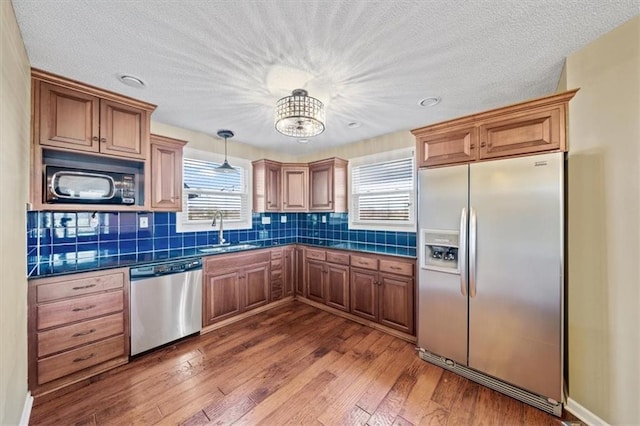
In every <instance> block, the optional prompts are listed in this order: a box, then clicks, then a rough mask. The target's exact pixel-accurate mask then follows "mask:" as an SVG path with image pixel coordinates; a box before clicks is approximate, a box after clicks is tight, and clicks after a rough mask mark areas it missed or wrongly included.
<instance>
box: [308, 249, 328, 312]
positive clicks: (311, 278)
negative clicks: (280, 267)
mask: <svg viewBox="0 0 640 426" xmlns="http://www.w3.org/2000/svg"><path fill="white" fill-rule="evenodd" d="M324 268H325V266H324V262H323V261H319V260H311V259H307V260H306V263H305V274H306V282H307V297H308V298H309V299H311V300H315V301H316V302H320V303H324V283H325V278H324Z"/></svg>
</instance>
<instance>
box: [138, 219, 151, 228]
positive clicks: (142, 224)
mask: <svg viewBox="0 0 640 426" xmlns="http://www.w3.org/2000/svg"><path fill="white" fill-rule="evenodd" d="M139 220H140V221H139V223H138V228H140V229H145V228H148V227H149V218H148V217H147V216H140V219H139Z"/></svg>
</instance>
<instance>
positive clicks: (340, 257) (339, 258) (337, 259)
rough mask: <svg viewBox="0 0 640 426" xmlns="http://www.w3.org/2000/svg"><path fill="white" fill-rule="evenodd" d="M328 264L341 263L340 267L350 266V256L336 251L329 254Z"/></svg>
mask: <svg viewBox="0 0 640 426" xmlns="http://www.w3.org/2000/svg"><path fill="white" fill-rule="evenodd" d="M327 262H331V263H339V264H340V265H348V264H349V254H348V253H338V252H334V251H328V252H327Z"/></svg>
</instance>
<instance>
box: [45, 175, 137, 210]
mask: <svg viewBox="0 0 640 426" xmlns="http://www.w3.org/2000/svg"><path fill="white" fill-rule="evenodd" d="M45 179H46V191H45V192H46V200H45V201H46V202H47V203H52V204H59V203H70V204H124V205H131V204H135V202H136V197H135V195H136V176H135V174H133V173H116V172H104V171H94V170H84V169H74V168H69V167H58V166H46V167H45Z"/></svg>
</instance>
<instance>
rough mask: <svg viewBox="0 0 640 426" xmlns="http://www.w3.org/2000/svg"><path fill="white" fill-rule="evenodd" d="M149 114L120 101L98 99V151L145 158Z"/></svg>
mask: <svg viewBox="0 0 640 426" xmlns="http://www.w3.org/2000/svg"><path fill="white" fill-rule="evenodd" d="M148 142H149V115H148V114H147V112H146V111H144V110H141V109H139V108H134V107H130V106H128V105H125V104H122V103H120V102H114V101H109V100H105V99H102V100H101V101H100V152H101V153H103V154H112V155H117V156H121V157H131V158H140V159H145V158H147V145H148Z"/></svg>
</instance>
